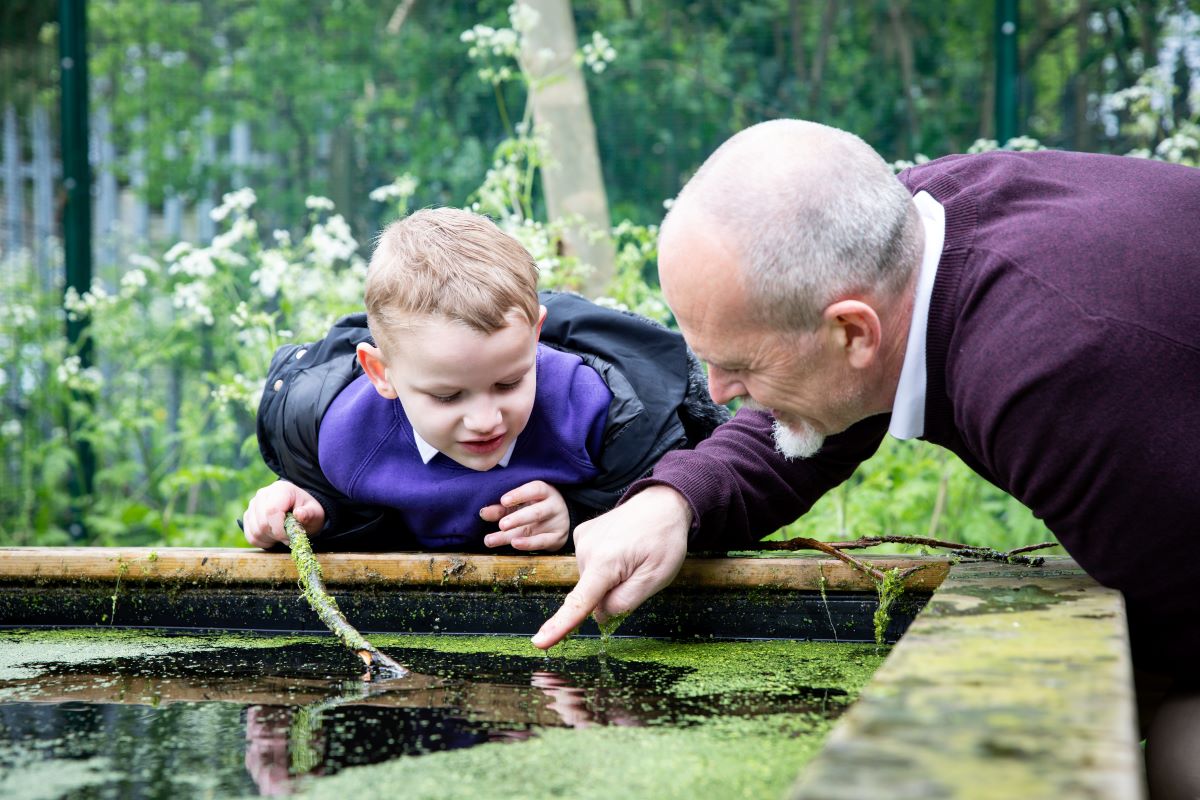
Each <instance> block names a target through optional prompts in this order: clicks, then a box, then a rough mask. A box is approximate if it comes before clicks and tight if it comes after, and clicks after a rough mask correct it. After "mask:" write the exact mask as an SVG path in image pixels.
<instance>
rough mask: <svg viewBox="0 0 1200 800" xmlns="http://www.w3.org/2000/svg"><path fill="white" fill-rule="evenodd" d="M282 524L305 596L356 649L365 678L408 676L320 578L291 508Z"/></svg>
mask: <svg viewBox="0 0 1200 800" xmlns="http://www.w3.org/2000/svg"><path fill="white" fill-rule="evenodd" d="M283 528H284V530H285V531H286V532H287V536H288V545H289V546H290V547H291V548H292V561H294V562H296V570H297V571H298V572H299V573H300V586H301V588H302V589H303V590H304V599H305V600H307V601H308V604H309V605H310V606H312V610H313V611H316V612H317V616H318V617H320V618H321V621H322V622H324V623H325V627H327V628H329V630H330V631H332V632H333V635H334V636H336V637H337V638H338V639H339V640H340V641H341V643H342V644H344V645H346V647H349V648H350V649H351V650H353V651H354V652H355V653H357V654H358V657H359V658H361V659H362V660H363V663H365V664H366V665H367V672H366V674H365V675H363V680H368V681H369V680H371V678H372V676H374V675H376V674H378V675H380V676H381V677H384V678H406V677H408V676H409V674H410V672H409V670H408V668H407V667H405V666H404V665H402V664H400V663H398V662H396V661H393V660H392V659H391V658H389V657H388V656H386V655H385V654H384V653H382V652H380V650H379V649H378V648H376V647H375V646H374V645H373V644H371V643H370V642H368V641H367V640H366V639H365V638H363V635H362V634H361V633H359V632H358V630H357V629H356V628H355V627H354V626H353V625H351V624H350V622H349V621H348V620H347V619H346V616H345V615H344V614H342V612H341V610H340V609H339V608H338V606H337V601H336V600H334V599H333V597H332V596H331V595H330V594H329V592H328V591H327V590H326V589H325V582H324V581H323V580H322V579H321V565H320V564H319V563H317V559H316V556H314V555H313V550H312V544H311V543H310V542H309V541H308V534H307V533H306V532H305V530H304V527H303V526H302V525H301V524H300V523H299V522H297V521H296V517H295V516H293V515H292V513H291V512H290V511H289V512H288V513H287V515H286V516H284V518H283Z"/></svg>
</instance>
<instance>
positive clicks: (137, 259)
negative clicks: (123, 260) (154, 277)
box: [129, 245, 178, 273]
mask: <svg viewBox="0 0 1200 800" xmlns="http://www.w3.org/2000/svg"><path fill="white" fill-rule="evenodd" d="M176 247H178V245H176ZM129 266H131V267H137V268H138V269H140V270H143V271H145V272H151V273H158V272H159V271H161V270H162V267H161V266H159V263H158V262H157V261H155V260H154V259H153V258H150V257H149V256H144V255H141V254H139V253H134V254H133V255H131V256H129Z"/></svg>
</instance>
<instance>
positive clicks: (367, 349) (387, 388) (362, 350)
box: [355, 342, 397, 400]
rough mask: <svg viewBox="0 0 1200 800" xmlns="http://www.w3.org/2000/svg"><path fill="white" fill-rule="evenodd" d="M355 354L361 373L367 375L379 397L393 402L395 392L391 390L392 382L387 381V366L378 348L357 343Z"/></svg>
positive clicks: (364, 343)
mask: <svg viewBox="0 0 1200 800" xmlns="http://www.w3.org/2000/svg"><path fill="white" fill-rule="evenodd" d="M355 353H356V355H357V356H358V363H359V364H362V368H363V372H365V373H367V379H368V380H369V381H371V385H372V386H374V387H375V391H377V392H379V396H380V397H384V398H387V399H388V400H395V399H396V397H397V395H396V390H395V389H394V388H392V382H391V381H389V380H388V377H387V364H386V363H385V362H384V360H383V353H382V352H380V350H379V348H378V347H376V346H375V345H373V344H367V343H366V342H359V344H358V348H357V349H356V350H355Z"/></svg>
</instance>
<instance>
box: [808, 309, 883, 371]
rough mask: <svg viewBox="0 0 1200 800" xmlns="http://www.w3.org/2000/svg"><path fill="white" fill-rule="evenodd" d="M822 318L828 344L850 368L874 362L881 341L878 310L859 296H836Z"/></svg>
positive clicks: (866, 365)
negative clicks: (828, 336) (836, 298)
mask: <svg viewBox="0 0 1200 800" xmlns="http://www.w3.org/2000/svg"><path fill="white" fill-rule="evenodd" d="M822 318H823V320H824V322H825V326H826V329H827V330H828V331H829V332H830V333H831V335H832V344H833V346H834V348H835V349H837V350H838V351H839V352H840V353H841V354H842V355H843V356H845V358H846V362H847V363H848V364H849V365H850V366H851V367H853V368H854V369H865V368H867V367H869V366H871V365H872V364H873V363H875V359H876V358H877V357H878V356H879V353H880V347H881V345H882V343H883V325H882V324H881V323H880V321H879V314H877V313H876V312H875V309H874V308H873V307H872V306H871V305H870V304H869V303H864V302H863V301H862V300H838V301H837V302H835V303H831V304H830V305H829V306H827V307H826V308H825V311H824V313H823V314H822Z"/></svg>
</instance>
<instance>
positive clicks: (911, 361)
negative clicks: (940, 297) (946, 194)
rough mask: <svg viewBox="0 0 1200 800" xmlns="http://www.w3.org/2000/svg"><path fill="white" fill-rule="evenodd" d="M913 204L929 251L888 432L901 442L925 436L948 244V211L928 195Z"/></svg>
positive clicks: (923, 259)
mask: <svg viewBox="0 0 1200 800" xmlns="http://www.w3.org/2000/svg"><path fill="white" fill-rule="evenodd" d="M913 202H914V203H915V204H916V206H917V213H918V215H919V216H920V218H921V224H922V226H923V227H924V228H925V249H924V253H923V254H922V255H921V271H920V274H919V275H918V276H917V291H916V296H915V297H914V298H913V310H912V322H911V323H910V325H909V329H908V344H907V345H906V346H905V348H904V364H903V365H902V366H901V368H900V383H899V384H898V385H897V386H896V399H895V400H894V401H893V402H892V419H891V423H890V424H889V425H888V433H890V434H891V435H892V436H894V437H896V438H897V439H916V438H918V437H919V436H921V435H922V434H923V433H925V379H926V376H925V329H926V327H927V326H928V324H929V300H930V298H931V297H932V296H933V281H934V278H936V277H937V267H938V262H939V261H940V260H941V257H942V247H943V245H944V244H945V241H946V209H945V208H943V207H942V204H941V203H939V202H938V201H937V200H934V199H933V197H932V195H930V194H929V193H928V192H917V194H916V196H915V197H913Z"/></svg>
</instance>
